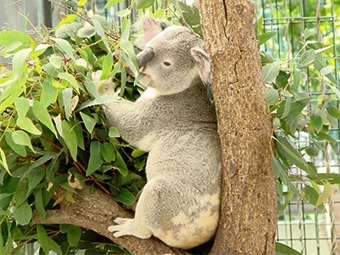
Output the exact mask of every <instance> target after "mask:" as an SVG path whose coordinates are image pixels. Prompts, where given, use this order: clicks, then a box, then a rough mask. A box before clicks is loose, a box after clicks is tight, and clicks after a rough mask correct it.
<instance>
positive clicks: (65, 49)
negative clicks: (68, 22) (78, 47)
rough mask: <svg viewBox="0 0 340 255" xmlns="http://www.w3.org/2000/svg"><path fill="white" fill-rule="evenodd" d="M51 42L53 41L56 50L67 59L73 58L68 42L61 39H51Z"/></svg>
mask: <svg viewBox="0 0 340 255" xmlns="http://www.w3.org/2000/svg"><path fill="white" fill-rule="evenodd" d="M52 40H53V41H55V43H56V45H57V47H58V49H59V50H61V51H62V52H64V53H65V54H66V56H67V57H68V58H71V59H73V58H74V57H73V50H72V46H71V44H70V43H69V42H68V41H66V40H64V39H61V38H52Z"/></svg>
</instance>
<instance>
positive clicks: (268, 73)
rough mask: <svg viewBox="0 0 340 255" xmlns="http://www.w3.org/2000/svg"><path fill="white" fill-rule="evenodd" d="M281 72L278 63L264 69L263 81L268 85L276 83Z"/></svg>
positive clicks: (268, 65)
mask: <svg viewBox="0 0 340 255" xmlns="http://www.w3.org/2000/svg"><path fill="white" fill-rule="evenodd" d="M279 72H280V62H279V61H276V62H274V63H271V64H267V65H265V66H263V67H262V75H263V80H264V81H265V82H266V83H275V81H276V77H277V76H278V75H279Z"/></svg>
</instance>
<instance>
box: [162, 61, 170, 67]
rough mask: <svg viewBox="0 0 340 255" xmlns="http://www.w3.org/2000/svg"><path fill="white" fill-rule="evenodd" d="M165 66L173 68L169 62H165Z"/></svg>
mask: <svg viewBox="0 0 340 255" xmlns="http://www.w3.org/2000/svg"><path fill="white" fill-rule="evenodd" d="M163 65H165V66H171V63H170V62H169V61H163Z"/></svg>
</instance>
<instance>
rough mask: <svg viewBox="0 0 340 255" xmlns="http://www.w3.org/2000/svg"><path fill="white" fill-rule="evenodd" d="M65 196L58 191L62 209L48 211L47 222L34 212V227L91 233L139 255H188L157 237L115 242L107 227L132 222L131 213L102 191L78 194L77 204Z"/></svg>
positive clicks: (76, 194) (76, 196)
mask: <svg viewBox="0 0 340 255" xmlns="http://www.w3.org/2000/svg"><path fill="white" fill-rule="evenodd" d="M66 192H67V191H65V190H63V189H62V188H58V189H57V190H56V192H55V194H54V198H55V199H58V198H61V197H64V199H63V200H62V201H61V203H60V206H61V208H60V209H57V210H48V211H47V212H46V217H45V218H43V217H41V216H40V215H39V214H38V213H37V212H34V214H33V217H32V219H33V222H34V223H35V224H71V225H76V226H80V227H83V228H86V229H90V230H93V231H95V232H97V233H98V234H100V235H102V236H105V237H107V238H109V239H110V240H112V241H113V242H114V243H116V244H118V245H121V246H123V247H124V248H125V249H127V250H128V251H130V252H131V253H132V254H136V255H139V254H140V255H144V254H149V255H152V254H157V255H159V254H165V253H167V254H176V255H177V254H188V253H187V252H185V251H183V250H180V249H177V248H172V247H168V246H167V245H165V244H164V243H163V242H161V241H160V240H158V239H157V238H154V237H152V238H150V239H139V238H136V237H133V236H123V237H119V238H115V237H114V236H113V234H112V233H110V232H109V231H108V230H107V227H108V226H109V225H111V224H112V219H114V218H116V217H125V218H132V217H133V214H132V213H130V212H128V211H126V210H124V209H123V208H122V207H121V206H120V205H119V204H118V203H116V202H115V201H113V199H112V198H111V197H110V196H108V195H106V194H104V193H103V192H102V191H100V190H94V192H92V193H90V192H89V187H85V188H84V189H82V190H77V191H76V193H74V194H73V199H74V202H70V201H67V199H65V196H66Z"/></svg>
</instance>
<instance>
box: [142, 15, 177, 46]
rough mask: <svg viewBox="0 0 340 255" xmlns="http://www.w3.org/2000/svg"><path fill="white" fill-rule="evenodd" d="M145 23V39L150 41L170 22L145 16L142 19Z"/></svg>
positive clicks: (143, 23)
mask: <svg viewBox="0 0 340 255" xmlns="http://www.w3.org/2000/svg"><path fill="white" fill-rule="evenodd" d="M141 23H142V25H143V31H144V41H145V42H148V41H150V40H151V39H152V38H154V37H155V36H156V35H157V34H159V33H160V32H162V31H163V30H164V29H165V28H166V27H168V26H169V25H170V24H169V23H167V22H165V21H162V20H155V19H153V18H151V17H149V16H144V17H143V18H142V20H141Z"/></svg>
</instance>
